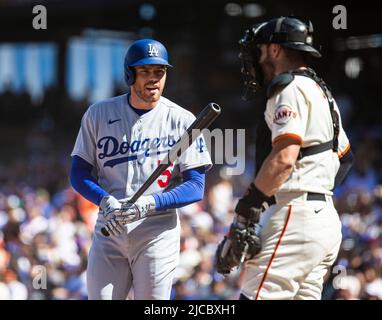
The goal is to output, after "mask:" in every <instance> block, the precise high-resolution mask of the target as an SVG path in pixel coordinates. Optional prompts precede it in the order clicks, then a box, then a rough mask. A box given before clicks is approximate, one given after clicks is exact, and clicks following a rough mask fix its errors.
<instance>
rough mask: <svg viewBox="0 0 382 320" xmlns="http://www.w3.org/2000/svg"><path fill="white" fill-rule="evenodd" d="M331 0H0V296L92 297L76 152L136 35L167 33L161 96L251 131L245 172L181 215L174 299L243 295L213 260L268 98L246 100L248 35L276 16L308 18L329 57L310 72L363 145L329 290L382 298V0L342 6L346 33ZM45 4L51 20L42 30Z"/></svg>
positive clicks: (249, 167)
mask: <svg viewBox="0 0 382 320" xmlns="http://www.w3.org/2000/svg"><path fill="white" fill-rule="evenodd" d="M336 4H338V3H334V2H331V1H309V2H308V1H304V2H303V1H295V0H288V1H281V0H274V1H270V0H269V1H254V2H252V1H250V0H247V1H224V0H221V1H213V0H209V1H168V0H156V1H151V2H149V1H148V2H146V1H134V0H107V1H101V0H92V1H90V0H81V1H78V0H77V1H73V0H65V1H63V0H51V1H49V0H45V1H44V0H40V1H32V0H1V1H0V299H32V300H36V299H55V300H59V299H86V298H87V292H86V277H85V270H86V264H87V253H88V250H89V248H90V245H91V237H92V228H93V226H94V222H95V219H96V215H97V208H96V207H95V206H94V205H92V204H91V203H89V202H88V201H86V200H84V199H83V198H82V197H81V196H79V195H78V194H76V193H75V192H74V191H73V189H72V188H71V187H70V185H69V179H68V171H69V164H70V153H71V149H72V147H73V145H74V141H75V137H76V135H77V132H78V129H79V126H80V120H81V117H82V115H83V113H84V112H85V111H86V109H87V108H88V107H89V105H90V104H92V103H93V102H95V101H97V100H100V99H103V98H106V97H111V96H113V95H118V94H122V93H124V92H126V86H125V84H124V81H123V58H124V54H125V52H126V50H127V48H128V46H129V44H130V43H131V42H132V41H134V40H136V39H139V38H145V37H152V38H155V39H157V40H159V41H161V42H163V43H164V44H165V45H166V46H167V48H168V51H169V58H170V63H171V64H172V65H174V68H173V69H171V70H170V71H169V73H168V80H167V85H166V89H165V92H164V95H165V96H166V97H168V98H170V99H171V100H174V101H175V102H177V103H178V104H180V105H182V106H184V107H186V108H187V109H189V110H191V111H192V112H194V113H195V114H196V113H197V112H199V111H200V110H201V109H202V108H203V107H204V106H205V105H206V104H207V103H208V102H210V101H215V102H217V103H219V104H220V105H221V106H222V107H223V108H224V112H223V114H222V116H221V117H220V118H219V119H218V121H217V123H216V127H220V128H233V129H238V128H245V129H246V146H247V148H246V170H245V173H244V174H243V175H240V176H233V177H231V176H228V175H227V174H226V167H225V166H224V165H219V166H215V167H214V168H213V169H212V170H211V171H210V172H209V174H208V177H207V179H208V180H207V186H206V196H205V199H204V200H203V201H201V202H199V203H196V204H193V205H191V206H188V207H185V208H183V209H182V210H181V212H180V216H181V222H182V236H181V259H180V266H179V268H178V269H177V272H176V279H175V282H174V286H173V291H172V298H173V299H237V298H238V295H239V290H238V288H239V285H240V281H241V274H240V272H239V271H236V272H233V273H232V274H231V275H230V276H229V277H227V278H223V277H222V276H220V275H219V274H217V273H216V272H215V270H214V268H213V258H214V253H215V249H216V246H217V244H218V242H219V241H220V240H221V239H222V238H223V235H224V234H225V232H226V231H227V228H228V226H229V224H230V223H231V220H232V211H233V208H234V206H235V205H236V201H237V199H238V197H240V196H241V195H242V193H243V192H244V190H245V189H246V188H247V186H248V184H249V182H250V181H251V179H252V178H253V174H254V155H255V152H256V150H255V148H254V147H253V141H254V138H255V135H254V133H255V129H256V125H257V121H258V119H259V117H260V116H261V114H260V112H259V109H261V103H262V102H263V97H262V96H261V95H259V97H258V98H257V99H256V100H255V101H252V102H244V101H242V100H241V93H242V82H241V80H242V79H241V76H240V62H239V60H238V58H237V56H238V40H239V39H240V38H241V37H242V35H243V32H244V30H245V29H246V28H247V27H248V26H250V25H251V24H254V23H257V22H260V21H262V20H267V19H270V18H272V17H275V16H280V15H289V14H294V15H296V16H302V17H308V18H309V19H311V20H312V22H313V25H314V28H315V43H316V45H317V44H319V45H322V53H323V58H322V59H320V60H317V61H315V63H314V65H313V67H314V68H315V69H316V71H317V72H318V73H319V75H321V76H322V77H323V78H324V79H325V81H326V82H327V83H328V85H329V86H330V87H331V88H332V92H333V94H334V96H335V98H336V99H337V103H338V105H339V107H340V109H341V112H342V119H343V125H344V128H345V129H346V131H347V133H348V136H349V138H350V141H351V144H352V148H353V150H354V151H355V156H356V161H355V165H354V168H353V169H352V171H351V173H350V176H349V177H348V178H347V180H346V181H345V183H344V184H343V185H342V186H341V187H340V188H339V189H338V190H336V194H335V201H336V203H337V208H338V211H339V214H340V216H341V220H342V223H343V243H342V247H341V250H340V253H339V256H338V259H337V261H336V263H335V265H334V266H333V272H332V273H331V275H330V276H329V278H328V279H327V281H326V283H325V288H324V292H323V299H379V300H381V299H382V275H381V271H382V241H381V240H382V236H381V233H382V187H381V179H382V172H381V166H382V161H381V160H382V157H381V155H382V144H381V142H382V122H381V119H382V114H381V113H382V108H381V107H380V104H381V102H380V96H379V94H380V88H379V87H380V85H381V80H380V74H381V72H382V55H381V53H382V49H381V47H382V27H381V24H380V23H379V22H378V21H380V13H379V11H378V10H377V9H376V7H375V6H376V4H372V3H370V4H367V3H366V2H365V1H362V2H361V1H359V2H358V3H356V2H355V1H352V2H350V1H342V2H341V4H342V5H344V6H345V8H346V9H347V25H346V26H347V28H346V29H341V30H336V29H334V28H333V19H334V18H335V17H336V14H334V13H333V7H334V6H335V5H336ZM35 5H44V6H45V7H46V10H47V29H44V30H35V29H34V28H33V26H32V21H33V18H34V17H35V16H36V14H33V13H32V9H33V7H34V6H35Z"/></svg>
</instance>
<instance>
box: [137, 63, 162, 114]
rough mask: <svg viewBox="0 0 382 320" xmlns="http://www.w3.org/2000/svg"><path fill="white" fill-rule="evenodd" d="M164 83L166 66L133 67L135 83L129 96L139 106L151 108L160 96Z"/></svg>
mask: <svg viewBox="0 0 382 320" xmlns="http://www.w3.org/2000/svg"><path fill="white" fill-rule="evenodd" d="M165 82H166V66H162V65H157V64H153V65H144V66H137V67H135V82H134V84H133V85H132V86H131V94H132V95H135V96H136V97H135V98H137V100H139V104H140V105H141V106H147V107H153V106H155V105H156V103H157V102H158V100H159V98H160V96H161V95H162V92H163V89H164V85H165Z"/></svg>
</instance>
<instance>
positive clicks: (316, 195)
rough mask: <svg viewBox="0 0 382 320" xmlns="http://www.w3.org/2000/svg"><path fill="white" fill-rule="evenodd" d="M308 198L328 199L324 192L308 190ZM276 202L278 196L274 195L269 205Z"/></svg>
mask: <svg viewBox="0 0 382 320" xmlns="http://www.w3.org/2000/svg"><path fill="white" fill-rule="evenodd" d="M306 199H307V200H308V201H326V195H325V194H323V193H316V192H308V196H307V198H306ZM274 204H276V198H275V197H274V196H272V197H271V198H270V199H269V201H268V205H269V206H272V205H274Z"/></svg>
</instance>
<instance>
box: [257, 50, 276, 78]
mask: <svg viewBox="0 0 382 320" xmlns="http://www.w3.org/2000/svg"><path fill="white" fill-rule="evenodd" d="M258 47H259V49H260V51H261V56H260V59H259V63H260V65H261V67H262V69H263V73H264V79H265V81H266V82H269V81H271V79H272V78H273V76H274V71H275V67H274V59H273V56H272V54H271V48H270V45H268V44H260V45H258Z"/></svg>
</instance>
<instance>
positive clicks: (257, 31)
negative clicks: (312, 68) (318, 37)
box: [239, 17, 321, 100]
mask: <svg viewBox="0 0 382 320" xmlns="http://www.w3.org/2000/svg"><path fill="white" fill-rule="evenodd" d="M263 43H278V44H280V45H282V46H285V47H288V48H291V49H294V50H298V51H304V52H306V53H307V54H309V55H311V56H313V57H316V58H320V57H321V54H320V52H319V51H318V50H317V49H315V48H314V47H313V25H312V23H311V22H310V21H307V22H303V21H302V20H301V19H298V18H296V17H280V18H274V19H271V20H269V21H267V22H263V23H259V24H256V25H254V26H252V27H251V28H249V29H247V30H246V31H245V34H244V37H243V38H242V39H241V40H240V41H239V45H240V55H239V57H240V58H241V60H242V73H243V74H244V86H245V88H246V91H245V93H244V95H243V98H244V99H245V100H248V99H249V97H250V95H251V94H253V93H254V92H256V90H257V88H258V87H259V86H263V84H264V83H263V75H262V71H261V67H260V65H259V58H260V50H259V49H258V48H257V45H258V44H263Z"/></svg>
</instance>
